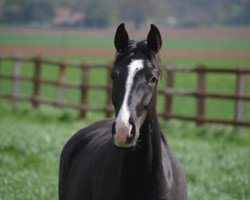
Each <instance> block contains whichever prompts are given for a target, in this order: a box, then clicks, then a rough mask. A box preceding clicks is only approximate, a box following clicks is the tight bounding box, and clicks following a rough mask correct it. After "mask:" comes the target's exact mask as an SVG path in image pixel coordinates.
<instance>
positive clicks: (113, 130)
mask: <svg viewBox="0 0 250 200" xmlns="http://www.w3.org/2000/svg"><path fill="white" fill-rule="evenodd" d="M115 125H116V122H114V123H113V125H112V135H115Z"/></svg>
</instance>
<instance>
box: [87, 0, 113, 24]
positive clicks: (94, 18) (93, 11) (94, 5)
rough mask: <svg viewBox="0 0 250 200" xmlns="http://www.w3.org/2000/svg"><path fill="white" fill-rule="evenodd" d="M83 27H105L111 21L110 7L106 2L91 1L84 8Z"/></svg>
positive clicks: (103, 0)
mask: <svg viewBox="0 0 250 200" xmlns="http://www.w3.org/2000/svg"><path fill="white" fill-rule="evenodd" d="M85 15H86V18H85V25H86V26H89V27H107V26H109V25H110V24H111V20H112V5H110V4H109V2H108V1H106V0H102V1H99V0H92V1H90V2H89V3H88V4H87V5H86V7H85Z"/></svg>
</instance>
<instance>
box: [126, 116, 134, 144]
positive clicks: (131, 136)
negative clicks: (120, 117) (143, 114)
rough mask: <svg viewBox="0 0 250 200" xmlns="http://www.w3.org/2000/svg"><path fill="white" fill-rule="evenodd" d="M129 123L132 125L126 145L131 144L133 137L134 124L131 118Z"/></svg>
mask: <svg viewBox="0 0 250 200" xmlns="http://www.w3.org/2000/svg"><path fill="white" fill-rule="evenodd" d="M129 123H130V124H131V125H132V129H131V132H130V134H129V136H128V137H127V141H126V143H128V144H129V143H131V142H132V141H133V139H134V137H135V124H134V122H133V120H132V119H131V118H129Z"/></svg>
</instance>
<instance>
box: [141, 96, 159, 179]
mask: <svg viewBox="0 0 250 200" xmlns="http://www.w3.org/2000/svg"><path fill="white" fill-rule="evenodd" d="M156 108H157V99H156V92H155V93H154V96H153V98H152V101H151V103H150V106H149V110H148V112H147V116H146V119H145V121H144V123H143V125H142V127H141V140H142V143H143V148H144V151H145V157H146V159H147V161H148V163H147V164H148V170H149V171H150V173H151V174H153V175H155V174H156V173H158V172H159V171H160V170H161V168H162V149H161V148H162V147H161V145H162V139H163V137H162V132H161V128H160V124H159V121H158V116H157V109H156Z"/></svg>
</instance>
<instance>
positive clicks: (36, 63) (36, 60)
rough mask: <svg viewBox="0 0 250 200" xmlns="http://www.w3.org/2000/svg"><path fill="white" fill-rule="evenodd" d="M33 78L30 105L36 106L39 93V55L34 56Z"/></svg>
mask: <svg viewBox="0 0 250 200" xmlns="http://www.w3.org/2000/svg"><path fill="white" fill-rule="evenodd" d="M33 62H34V78H33V96H32V106H33V108H38V106H39V94H40V75H41V58H40V57H39V56H37V57H35V58H34V61H33Z"/></svg>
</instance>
